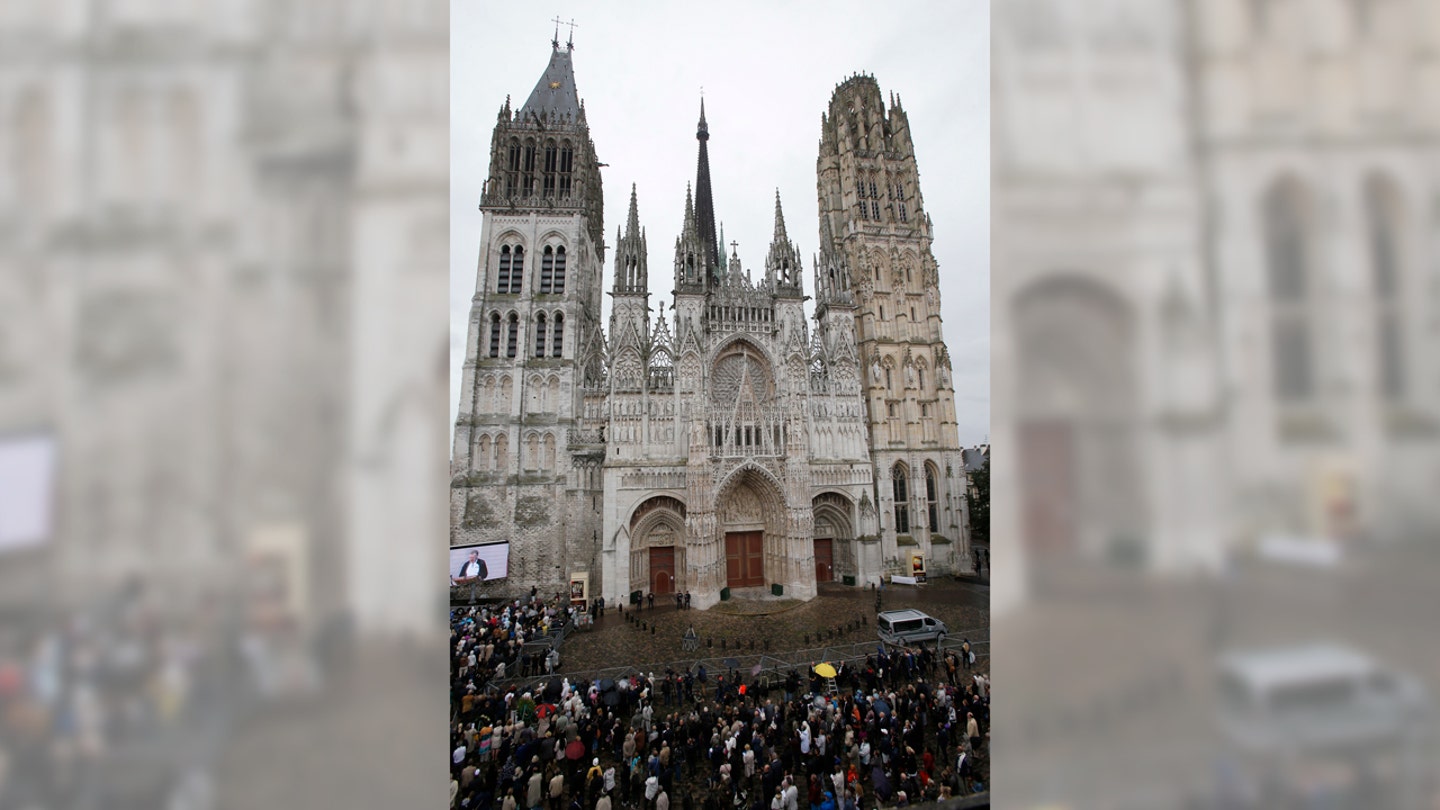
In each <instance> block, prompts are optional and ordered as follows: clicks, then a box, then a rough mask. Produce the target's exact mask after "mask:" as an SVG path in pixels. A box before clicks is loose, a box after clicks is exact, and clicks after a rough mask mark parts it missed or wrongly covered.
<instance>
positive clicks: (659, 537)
mask: <svg viewBox="0 0 1440 810" xmlns="http://www.w3.org/2000/svg"><path fill="white" fill-rule="evenodd" d="M684 537H685V504H684V503H683V502H681V501H680V500H679V499H677V498H672V497H670V496H668V495H658V496H655V497H653V498H648V499H646V500H645V501H643V502H642V503H641V504H640V505H639V506H637V507H635V511H634V512H632V513H631V515H630V538H631V543H630V590H631V591H632V592H633V591H640V592H641V593H654V594H656V595H661V594H671V593H675V592H677V591H683V590H686V588H687V587H688V584H687V582H686V578H685V543H684Z"/></svg>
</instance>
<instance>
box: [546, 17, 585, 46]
mask: <svg viewBox="0 0 1440 810" xmlns="http://www.w3.org/2000/svg"><path fill="white" fill-rule="evenodd" d="M550 22H553V23H555V38H554V39H552V40H550V44H551V45H553V46H555V47H556V48H559V47H560V26H562V25H568V26H570V39H569V41H567V42H566V43H565V47H567V48H569V49H570V50H572V51H573V50H575V29H576V28H577V27H579V25H578V24H577V23H576V22H575V18H574V17H571V18H570V22H568V23H567V22H565V21H564V20H562V19H560V15H558V14H557V15H555V18H554V19H552V20H551V21H550Z"/></svg>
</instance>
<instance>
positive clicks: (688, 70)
mask: <svg viewBox="0 0 1440 810" xmlns="http://www.w3.org/2000/svg"><path fill="white" fill-rule="evenodd" d="M527 5H529V4H521V3H494V2H483V3H482V2H478V1H477V0H452V3H451V13H450V202H451V215H450V323H451V353H450V360H451V391H452V395H451V398H450V399H451V402H450V409H451V417H452V418H451V423H452V424H453V423H454V415H455V411H456V410H457V408H458V402H459V396H458V393H457V392H458V391H459V387H460V366H461V363H462V361H463V358H462V356H461V355H462V353H463V350H464V345H465V324H466V320H467V318H468V316H469V308H470V299H471V296H472V295H473V294H474V292H475V282H476V257H477V255H478V251H479V239H480V224H481V214H480V212H479V210H478V209H477V205H478V203H479V198H480V190H481V187H482V185H483V184H484V182H485V174H486V171H487V168H488V162H489V155H490V137H491V135H492V134H493V130H494V128H495V116H496V113H497V112H498V111H499V109H500V107H501V106H502V105H503V104H504V103H505V96H506V95H507V94H508V95H509V96H510V97H511V103H512V106H514V107H517V108H518V107H519V106H520V105H521V104H523V103H524V102H525V99H526V97H527V96H529V94H530V91H531V89H533V88H534V86H535V83H536V82H537V81H538V80H539V78H540V75H541V74H542V73H543V72H544V70H545V67H546V65H547V64H549V60H550V50H551V48H550V40H551V38H552V37H553V35H554V33H555V25H554V23H552V22H550V20H551V19H552V18H554V17H556V16H557V15H558V16H559V17H560V18H561V19H563V20H566V21H569V20H571V19H574V21H575V23H576V27H575V29H574V42H575V52H574V65H575V83H576V87H577V88H578V89H579V93H580V98H581V99H583V100H584V102H585V112H586V117H587V118H588V120H589V122H590V136H591V138H592V139H593V140H594V142H595V150H596V152H597V154H598V155H599V158H600V161H601V162H602V163H608V164H610V165H609V166H608V167H606V168H603V169H601V172H602V177H603V179H604V187H605V230H604V232H605V238H606V240H607V242H609V241H613V240H614V238H615V226H616V225H622V226H623V225H624V220H625V214H626V210H627V207H628V205H629V196H630V185H631V183H635V184H636V185H637V186H638V194H639V204H640V224H641V225H642V226H644V227H645V228H646V231H647V236H648V240H649V246H650V256H649V266H650V292H651V298H650V301H651V306H652V307H654V306H656V305H658V304H659V303H661V302H664V303H666V304H668V303H669V302H670V301H671V300H672V299H671V296H670V291H671V288H672V287H673V284H672V280H673V279H672V271H671V267H672V263H673V260H674V249H673V246H674V242H675V237H676V235H677V234H678V233H679V231H680V227H681V225H682V222H683V219H684V206H685V184H686V183H687V182H689V183H693V182H694V179H695V155H696V146H697V144H696V141H695V122H696V120H697V119H698V117H699V109H700V93H701V87H702V86H703V87H704V94H705V117H706V121H707V123H708V124H709V125H710V144H709V151H710V171H711V178H712V185H713V189H714V200H715V218H716V221H717V223H721V222H723V224H724V230H725V241H726V243H727V247H726V250H727V252H728V250H729V247H728V243H729V242H731V241H735V242H738V243H739V253H740V259H741V261H742V263H743V264H744V266H745V267H746V269H748V270H750V271H751V277H752V278H760V277H762V276H763V275H764V269H763V268H764V262H765V254H766V251H767V250H768V249H769V246H770V236H771V233H772V231H773V230H774V200H775V189H776V188H777V187H778V188H779V190H780V197H781V202H782V204H783V206H784V210H785V224H786V228H787V230H788V232H789V235H790V239H791V240H792V241H794V242H795V243H797V245H798V246H799V248H800V251H801V255H802V256H803V257H804V261H805V292H806V293H807V294H808V295H813V294H814V292H815V291H814V289H813V285H812V283H811V282H812V275H811V273H812V266H811V265H812V260H811V257H812V256H813V255H815V254H816V253H818V250H819V249H818V242H819V227H820V226H819V216H818V206H817V201H816V190H815V159H816V156H817V153H818V143H819V138H820V114H821V113H822V112H823V111H825V110H826V109H827V108H828V105H829V103H830V95H831V93H832V92H833V91H834V89H835V85H836V84H838V83H840V82H841V81H844V80H845V79H846V78H847V77H849V76H850V75H851V74H853V73H856V72H863V73H869V74H871V75H873V76H874V77H875V79H876V80H877V81H878V82H879V83H880V90H881V92H882V93H883V94H884V95H885V96H886V98H887V99H888V97H889V94H890V93H891V92H895V93H898V94H899V95H900V96H901V99H902V101H903V104H904V107H905V111H906V113H908V115H909V117H910V129H911V135H912V138H913V140H914V143H915V156H916V161H917V163H918V165H919V168H920V191H921V194H923V195H924V200H925V208H926V210H927V211H928V212H929V214H930V217H931V219H932V220H933V221H934V224H935V241H934V245H933V250H934V253H935V258H936V260H937V261H938V263H939V266H940V293H941V313H942V317H943V319H944V330H945V331H944V335H945V342H946V344H947V345H948V346H949V349H950V358H951V363H952V365H953V366H954V371H955V373H954V384H955V410H956V418H957V421H958V422H959V430H960V442H961V444H962V445H967V446H968V445H972V444H975V443H978V442H982V441H987V440H988V437H989V422H990V313H989V307H990V277H989V272H990V271H989V268H990V211H989V205H990V145H989V143H990V141H989V138H990V79H989V68H990V11H989V6H988V3H987V2H984V1H983V0H960V1H959V2H906V3H892V4H876V3H872V2H855V1H854V0H847V1H846V2H827V3H823V4H821V3H804V4H800V3H785V4H776V3H764V2H753V3H752V2H730V3H725V4H723V5H721V4H707V5H690V4H678V3H662V2H625V3H623V4H622V3H596V2H585V3H582V2H577V1H575V0H551V2H550V3H547V4H545V5H544V6H530V8H532V9H534V10H526V8H525V6H527ZM774 6H778V8H777V7H774ZM887 9H893V11H891V12H890V13H887ZM569 31H570V29H569V27H568V26H562V27H561V29H560V41H561V47H564V43H565V40H566V39H567V38H568V37H569V36H570V33H569ZM613 247H614V246H613V245H609V244H607V248H612V249H613ZM605 260H606V261H605V279H604V286H605V289H606V290H607V291H608V290H609V289H610V287H611V285H612V284H613V281H614V279H613V275H612V273H613V270H614V267H613V261H614V254H613V250H607V253H606V256H605ZM609 305H610V298H609V296H608V295H607V296H606V297H605V318H604V320H603V321H602V323H605V324H606V325H607V327H608V321H609ZM810 311H811V312H812V313H813V306H811V307H810ZM668 317H669V315H668V314H667V318H668ZM652 318H653V316H652Z"/></svg>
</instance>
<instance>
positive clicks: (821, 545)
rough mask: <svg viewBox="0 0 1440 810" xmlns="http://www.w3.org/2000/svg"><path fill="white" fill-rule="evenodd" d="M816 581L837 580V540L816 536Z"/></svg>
mask: <svg viewBox="0 0 1440 810" xmlns="http://www.w3.org/2000/svg"><path fill="white" fill-rule="evenodd" d="M815 581H816V582H833V581H835V541H834V540H832V539H830V538H828V537H817V538H815Z"/></svg>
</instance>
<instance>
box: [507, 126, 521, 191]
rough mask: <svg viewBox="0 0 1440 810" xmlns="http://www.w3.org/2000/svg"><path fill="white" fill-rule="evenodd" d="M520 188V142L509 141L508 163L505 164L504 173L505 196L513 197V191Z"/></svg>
mask: <svg viewBox="0 0 1440 810" xmlns="http://www.w3.org/2000/svg"><path fill="white" fill-rule="evenodd" d="M519 187H520V141H518V140H514V139H512V140H511V141H510V154H509V161H508V163H507V164H506V172H505V196H506V197H513V196H515V191H516V189H518V188H519Z"/></svg>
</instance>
